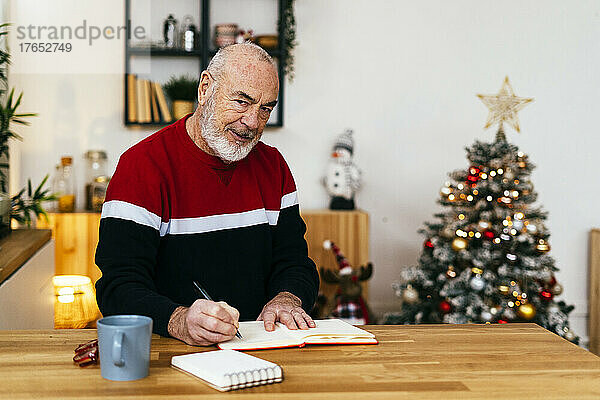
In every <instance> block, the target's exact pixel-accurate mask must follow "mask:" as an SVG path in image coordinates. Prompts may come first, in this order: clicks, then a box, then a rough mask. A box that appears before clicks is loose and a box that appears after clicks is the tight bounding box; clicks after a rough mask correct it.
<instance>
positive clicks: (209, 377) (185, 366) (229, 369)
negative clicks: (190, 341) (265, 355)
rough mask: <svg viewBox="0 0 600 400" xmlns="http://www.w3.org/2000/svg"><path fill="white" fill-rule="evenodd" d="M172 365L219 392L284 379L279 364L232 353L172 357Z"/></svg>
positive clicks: (210, 352)
mask: <svg viewBox="0 0 600 400" xmlns="http://www.w3.org/2000/svg"><path fill="white" fill-rule="evenodd" d="M171 365H172V366H174V367H175V368H177V369H179V370H181V371H184V372H187V373H189V374H192V375H194V376H196V377H198V378H200V379H201V380H203V381H204V382H206V383H207V384H208V385H209V386H211V387H213V388H215V389H217V390H220V391H222V392H225V391H228V390H234V389H243V388H246V387H251V386H258V385H267V384H269V383H276V382H281V381H282V380H283V372H282V370H281V367H280V366H279V365H277V364H275V363H272V362H270V361H266V360H263V359H260V358H258V357H254V356H251V355H249V354H245V353H240V352H239V351H235V350H216V351H206V352H202V353H193V354H185V355H182V356H174V357H172V358H171Z"/></svg>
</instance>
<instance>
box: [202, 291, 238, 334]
mask: <svg viewBox="0 0 600 400" xmlns="http://www.w3.org/2000/svg"><path fill="white" fill-rule="evenodd" d="M192 283H193V284H194V289H195V290H196V293H197V294H198V295H199V296H200V297H203V298H205V299H206V300H210V301H214V300H213V299H212V298H211V297H210V295H209V294H208V292H207V291H206V290H204V288H203V287H202V286H200V284H199V283H198V282H196V281H193V282H192ZM235 336H236V337H237V338H239V339H243V337H242V335H241V333H240V331H239V330H236V331H235Z"/></svg>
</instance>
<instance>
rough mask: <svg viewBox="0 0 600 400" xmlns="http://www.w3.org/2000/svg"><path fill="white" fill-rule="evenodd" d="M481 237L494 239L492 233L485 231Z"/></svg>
mask: <svg viewBox="0 0 600 400" xmlns="http://www.w3.org/2000/svg"><path fill="white" fill-rule="evenodd" d="M483 237H484V238H486V239H490V240H491V239H493V238H494V232H492V231H485V232H483Z"/></svg>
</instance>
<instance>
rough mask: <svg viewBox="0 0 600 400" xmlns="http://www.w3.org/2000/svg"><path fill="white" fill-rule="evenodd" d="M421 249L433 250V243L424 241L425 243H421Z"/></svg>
mask: <svg viewBox="0 0 600 400" xmlns="http://www.w3.org/2000/svg"><path fill="white" fill-rule="evenodd" d="M423 247H426V248H429V249H433V243H431V240H426V241H425V243H423Z"/></svg>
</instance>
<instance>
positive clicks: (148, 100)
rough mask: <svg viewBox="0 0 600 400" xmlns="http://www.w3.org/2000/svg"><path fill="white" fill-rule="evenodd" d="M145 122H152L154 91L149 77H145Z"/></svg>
mask: <svg viewBox="0 0 600 400" xmlns="http://www.w3.org/2000/svg"><path fill="white" fill-rule="evenodd" d="M144 122H152V92H151V91H150V81H149V80H148V79H144Z"/></svg>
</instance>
